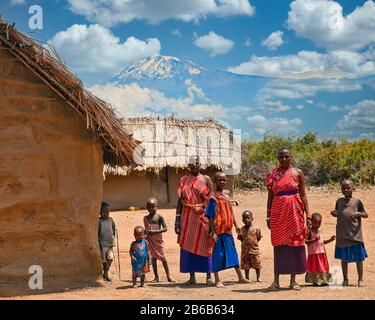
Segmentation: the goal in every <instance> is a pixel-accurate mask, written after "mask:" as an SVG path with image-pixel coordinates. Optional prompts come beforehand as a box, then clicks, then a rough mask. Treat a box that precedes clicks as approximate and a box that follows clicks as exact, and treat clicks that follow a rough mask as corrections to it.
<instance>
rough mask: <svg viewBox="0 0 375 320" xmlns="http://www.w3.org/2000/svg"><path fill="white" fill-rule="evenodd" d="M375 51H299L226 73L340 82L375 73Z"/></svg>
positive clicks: (254, 59) (258, 59)
mask: <svg viewBox="0 0 375 320" xmlns="http://www.w3.org/2000/svg"><path fill="white" fill-rule="evenodd" d="M374 57H375V50H373V49H370V50H368V51H366V52H364V53H358V52H354V51H331V52H327V53H319V52H316V51H300V52H298V53H297V54H294V55H285V56H275V57H266V56H263V57H258V56H256V55H253V56H252V57H251V58H250V60H249V61H248V62H244V63H242V64H240V65H239V66H235V67H230V68H228V71H230V72H234V73H238V74H245V75H258V76H268V77H280V78H302V79H303V78H316V77H319V78H341V77H360V76H366V75H370V74H374V73H375V62H374Z"/></svg>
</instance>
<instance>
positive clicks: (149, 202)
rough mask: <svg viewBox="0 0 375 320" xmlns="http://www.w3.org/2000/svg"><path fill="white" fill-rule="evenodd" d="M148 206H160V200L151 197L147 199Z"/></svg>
mask: <svg viewBox="0 0 375 320" xmlns="http://www.w3.org/2000/svg"><path fill="white" fill-rule="evenodd" d="M147 204H156V205H158V199H156V198H154V197H151V198H148V199H147Z"/></svg>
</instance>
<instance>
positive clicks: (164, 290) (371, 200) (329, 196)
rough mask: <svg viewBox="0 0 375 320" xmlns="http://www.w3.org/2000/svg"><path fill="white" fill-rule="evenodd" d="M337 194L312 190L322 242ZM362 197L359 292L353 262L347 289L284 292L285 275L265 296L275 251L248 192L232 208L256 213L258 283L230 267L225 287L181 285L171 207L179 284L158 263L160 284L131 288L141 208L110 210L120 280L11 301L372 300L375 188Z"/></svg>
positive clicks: (258, 199)
mask: <svg viewBox="0 0 375 320" xmlns="http://www.w3.org/2000/svg"><path fill="white" fill-rule="evenodd" d="M339 196H340V193H339V192H338V191H329V190H310V191H309V192H308V199H309V202H310V207H311V211H312V212H315V211H316V212H320V213H322V214H323V223H322V231H323V233H324V235H325V238H329V237H330V236H332V235H334V234H335V223H336V222H335V218H333V217H331V216H330V214H329V212H330V211H331V210H332V209H333V208H334V204H335V201H336V199H337V198H338V197H339ZM355 196H356V197H357V198H360V199H361V200H362V201H363V203H364V205H365V208H366V210H367V212H368V213H369V218H368V219H367V220H364V222H363V227H364V237H365V245H366V249H367V252H368V255H369V258H368V259H366V261H365V265H364V274H365V277H364V279H365V287H363V288H358V287H357V286H356V283H357V273H356V267H355V264H350V266H349V282H350V285H349V287H345V288H343V287H341V286H330V287H318V288H315V287H311V286H310V285H305V283H304V276H303V275H300V276H297V281H298V282H299V283H300V284H301V285H302V287H303V288H302V290H301V291H293V290H288V289H287V286H288V282H289V277H288V276H282V277H281V286H282V287H283V289H281V290H279V291H277V292H267V291H266V288H267V287H268V286H269V285H270V284H271V282H272V277H273V249H272V246H271V241H270V233H269V230H268V229H267V226H266V223H265V205H266V193H264V192H247V193H241V194H237V195H236V196H235V199H237V200H239V201H240V204H239V206H238V207H235V215H236V218H237V220H238V221H241V219H240V216H241V213H242V211H243V210H244V209H251V210H252V211H253V213H254V215H255V221H254V224H256V225H257V226H259V227H260V229H261V230H262V233H263V239H262V240H261V242H260V248H261V258H262V265H263V269H262V274H261V275H262V280H263V282H262V283H255V282H252V283H250V284H238V283H236V275H235V271H234V270H233V269H230V270H226V271H223V272H221V279H222V281H223V283H224V284H225V288H216V287H207V286H206V285H205V284H204V282H205V275H204V274H198V275H197V281H198V284H197V285H194V286H189V287H185V286H183V285H182V282H184V281H185V280H187V278H188V276H187V275H186V274H181V273H179V247H178V245H177V243H176V235H175V233H174V231H173V223H174V214H175V210H174V209H161V210H160V213H161V214H162V215H164V217H165V219H166V222H167V225H168V232H166V233H165V234H164V241H165V244H166V253H167V259H168V263H169V266H170V269H171V274H172V276H173V277H174V278H175V279H176V280H177V282H176V284H170V283H168V282H166V278H165V273H164V270H163V268H162V265H161V263H159V265H158V266H159V275H160V278H161V282H160V283H158V284H152V283H147V287H146V288H136V289H133V288H132V287H131V281H130V279H131V266H130V258H129V255H128V247H129V245H130V242H131V241H132V230H133V228H134V226H136V225H139V224H142V219H143V216H144V215H145V214H146V211H145V210H140V211H133V212H130V211H123V212H113V213H112V214H111V215H112V217H113V218H114V219H115V221H116V224H117V228H118V230H119V243H120V260H121V279H122V281H120V280H118V274H117V273H116V268H115V267H114V265H113V267H112V272H113V274H112V275H113V278H114V279H115V280H114V281H113V282H112V283H108V282H107V283H103V285H102V286H100V287H95V288H85V289H79V290H67V291H65V292H62V293H52V294H42V295H33V296H20V297H13V298H11V299H99V300H102V299H137V300H138V299H141V300H143V299H183V300H189V299H207V300H211V299H228V300H229V299H238V300H239V299H245V300H259V299H281V300H282V299H287V300H291V299H322V300H326V299H359V300H364V299H374V298H375V263H374V259H373V257H374V256H375V241H374V240H375V234H373V233H371V230H372V228H375V210H374V209H375V189H370V190H362V191H360V190H358V191H357V192H356V193H355ZM236 246H237V249H238V252H239V250H240V242H239V241H237V240H236ZM326 250H327V255H328V259H329V263H330V266H331V267H332V268H333V272H335V271H339V272H338V273H337V274H336V273H335V275H334V278H335V279H337V280H338V281H339V280H340V272H341V271H340V270H341V269H340V267H339V266H340V261H339V260H335V259H334V257H333V255H334V243H331V244H328V245H326ZM250 277H251V280H254V278H255V272H254V271H253V270H252V271H251V273H250ZM152 279H153V274H152V272H150V273H149V274H148V275H147V280H149V281H151V280H152Z"/></svg>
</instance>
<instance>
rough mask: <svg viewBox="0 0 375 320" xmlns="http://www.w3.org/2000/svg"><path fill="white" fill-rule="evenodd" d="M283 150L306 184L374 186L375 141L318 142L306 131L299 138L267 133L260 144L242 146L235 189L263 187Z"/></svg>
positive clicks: (254, 142)
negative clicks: (289, 154)
mask: <svg viewBox="0 0 375 320" xmlns="http://www.w3.org/2000/svg"><path fill="white" fill-rule="evenodd" d="M282 148H288V149H290V150H291V151H292V153H293V165H294V166H296V167H298V168H300V169H301V170H302V171H303V172H304V174H305V176H306V179H307V183H308V185H313V186H321V185H326V184H338V183H340V182H341V181H342V180H343V179H346V178H349V179H352V180H354V182H355V183H356V184H357V185H373V184H374V183H375V141H370V140H367V139H362V140H357V141H346V140H342V141H334V140H321V141H319V139H318V138H317V136H316V134H314V133H311V132H308V133H306V134H305V135H304V136H302V137H285V138H284V137H279V136H274V135H271V134H266V135H265V136H264V138H263V140H261V141H245V142H243V143H242V170H241V173H240V174H239V175H237V176H236V177H235V187H237V188H243V189H244V188H246V189H247V188H264V180H265V177H266V174H267V172H268V171H269V170H271V169H272V168H273V167H275V166H276V165H277V164H278V161H277V158H276V155H277V152H278V151H279V150H280V149H282Z"/></svg>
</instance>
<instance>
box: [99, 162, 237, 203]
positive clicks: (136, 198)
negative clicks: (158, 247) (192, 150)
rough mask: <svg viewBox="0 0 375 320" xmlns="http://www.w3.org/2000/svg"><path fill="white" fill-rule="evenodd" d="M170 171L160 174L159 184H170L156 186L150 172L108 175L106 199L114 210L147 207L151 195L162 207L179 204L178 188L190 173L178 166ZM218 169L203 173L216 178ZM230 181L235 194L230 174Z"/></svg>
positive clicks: (105, 181) (229, 184) (169, 169)
mask: <svg viewBox="0 0 375 320" xmlns="http://www.w3.org/2000/svg"><path fill="white" fill-rule="evenodd" d="M167 170H168V172H167V174H166V175H165V172H164V171H163V174H162V173H161V174H160V177H159V184H160V185H163V184H164V183H165V184H166V183H167V181H168V186H166V185H165V187H164V188H163V187H161V186H159V188H155V184H156V181H155V180H156V179H155V177H153V174H152V173H150V172H147V173H143V174H142V173H137V172H133V173H131V174H130V175H128V176H120V175H106V178H105V180H104V201H105V202H108V203H109V204H110V206H111V209H112V210H127V209H128V208H129V206H138V207H141V208H144V207H145V203H146V200H147V199H148V198H149V197H156V198H157V199H158V200H159V206H160V207H161V208H163V207H164V208H168V207H171V206H172V207H174V206H176V204H177V189H178V185H179V183H180V179H181V177H182V176H183V175H185V174H188V170H181V169H180V170H177V169H176V168H170V167H168V168H167ZM216 171H217V169H215V168H208V169H207V170H202V173H203V174H206V175H208V176H210V178H211V179H213V178H214V174H215V172H216ZM164 178H166V180H163V179H164ZM227 178H228V183H227V186H226V189H228V190H230V191H231V192H232V194H233V176H228V177H227ZM162 192H167V193H168V197H165V196H164V195H162V194H161V193H162ZM166 198H167V199H168V201H161V200H160V199H166Z"/></svg>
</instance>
